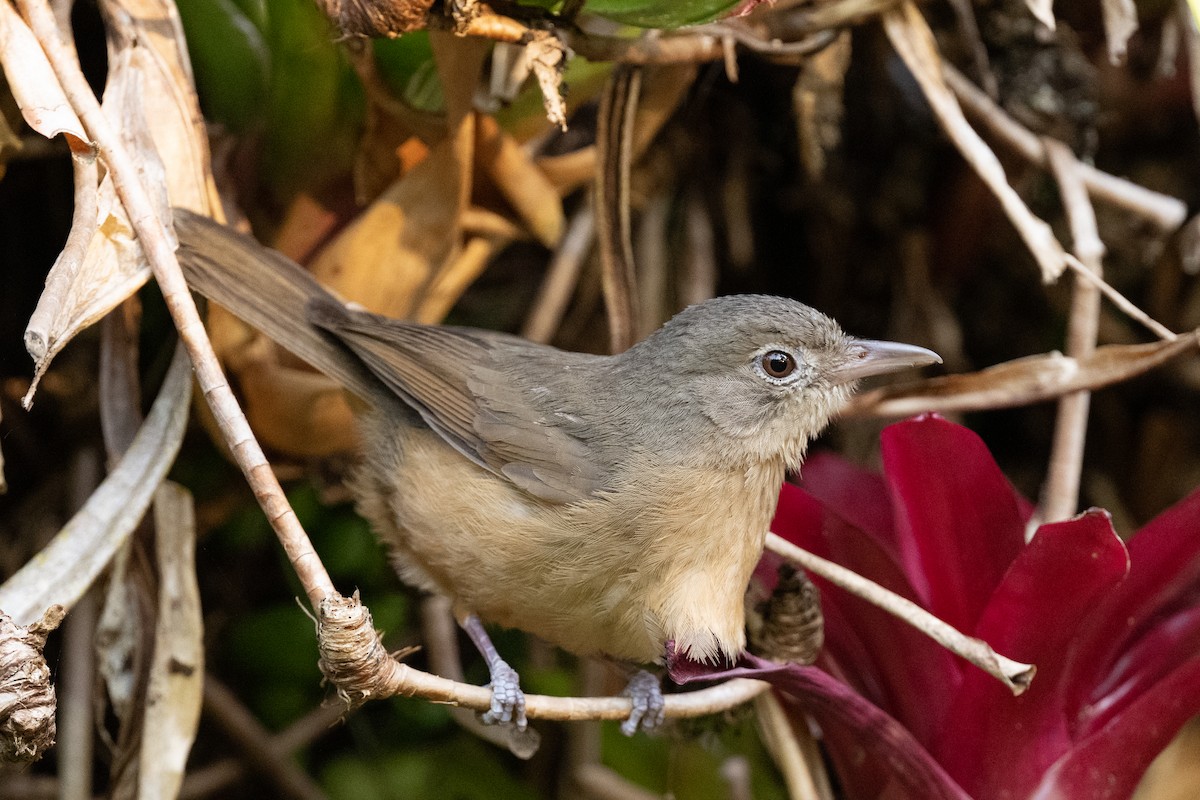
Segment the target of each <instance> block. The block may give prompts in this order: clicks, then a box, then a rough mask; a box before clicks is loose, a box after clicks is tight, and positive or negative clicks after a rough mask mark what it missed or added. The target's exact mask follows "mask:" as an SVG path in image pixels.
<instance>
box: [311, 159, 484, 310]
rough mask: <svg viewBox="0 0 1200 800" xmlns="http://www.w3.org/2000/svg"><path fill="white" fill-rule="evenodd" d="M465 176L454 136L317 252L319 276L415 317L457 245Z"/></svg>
mask: <svg viewBox="0 0 1200 800" xmlns="http://www.w3.org/2000/svg"><path fill="white" fill-rule="evenodd" d="M464 180H467V181H469V180H470V179H469V177H468V176H467V175H466V172H465V171H464V169H463V164H462V161H461V160H460V158H459V153H458V149H457V148H456V147H455V141H454V140H451V139H447V140H444V141H442V142H441V143H439V144H438V145H437V146H436V147H435V148H434V149H433V151H432V152H431V153H430V155H429V158H427V159H425V160H424V161H422V162H421V163H420V164H418V165H417V166H416V167H415V168H414V169H413V170H412V171H411V172H409V173H408V174H407V175H405V176H404V177H402V178H401V179H400V180H398V181H396V182H395V183H394V184H392V185H391V186H390V187H389V188H388V190H387V191H385V192H384V193H383V194H382V195H380V196H379V198H378V199H377V200H376V201H375V202H374V203H372V204H371V205H370V206H368V207H367V209H366V210H365V211H363V213H362V214H360V215H359V216H358V218H357V219H355V220H354V221H353V222H351V223H350V224H349V225H347V226H346V227H345V228H344V229H343V230H342V231H341V232H340V233H339V234H338V235H337V236H336V237H335V238H334V239H333V240H332V241H331V242H330V243H329V244H328V245H326V246H325V247H324V248H323V249H322V250H321V252H320V253H318V254H317V257H316V258H315V259H314V260H313V263H312V271H313V274H314V275H315V276H316V278H317V280H319V281H320V282H321V283H323V284H325V285H326V286H328V287H330V288H331V289H333V290H334V291H335V292H337V293H338V294H340V295H341V296H342V297H344V298H345V299H347V300H352V301H355V302H358V303H361V304H362V305H363V306H365V307H366V308H368V309H370V310H371V311H374V312H375V313H378V314H385V315H387V316H391V317H398V318H405V317H408V316H410V315H411V314H412V313H413V311H414V309H415V308H416V306H417V304H418V303H419V301H420V295H421V294H422V293H423V291H424V289H425V287H426V286H427V285H428V284H429V283H430V282H431V281H432V280H433V277H434V275H435V273H436V272H437V270H439V269H440V268H441V266H442V265H443V264H444V263H446V262H447V261H448V260H449V259H451V258H452V257H453V255H454V253H455V252H456V251H457V249H458V247H459V241H458V240H459V222H460V221H459V215H460V213H461V211H462V209H463V207H464V206H463V204H462V203H461V190H460V187H461V184H462V182H463V181H464Z"/></svg>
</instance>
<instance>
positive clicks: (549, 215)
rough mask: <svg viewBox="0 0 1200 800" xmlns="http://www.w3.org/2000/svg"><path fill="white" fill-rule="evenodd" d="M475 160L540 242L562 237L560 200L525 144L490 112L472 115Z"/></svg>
mask: <svg viewBox="0 0 1200 800" xmlns="http://www.w3.org/2000/svg"><path fill="white" fill-rule="evenodd" d="M475 161H476V163H477V164H478V165H479V167H480V169H482V170H483V171H484V172H486V173H487V175H488V177H489V178H491V179H492V181H493V182H495V184H496V186H497V188H499V189H500V192H501V194H503V195H504V199H505V200H507V201H508V202H509V204H511V205H512V207H513V209H515V210H516V212H517V214H519V215H520V217H521V219H522V220H524V222H525V224H526V226H528V228H529V231H530V232H531V233H532V234H533V235H534V238H536V239H537V240H538V241H539V242H541V243H542V244H543V245H545V246H546V247H548V248H551V249H553V248H554V247H555V246H556V245H557V244H558V240H559V239H560V238H562V231H563V225H564V217H563V209H562V200H561V199H560V198H559V196H558V191H557V190H556V189H555V188H554V185H553V184H552V183H550V181H549V180H548V179H547V178H546V176H545V175H544V174H543V173H542V171H541V170H540V169H538V167H537V165H536V164H534V162H533V159H532V158H530V156H529V153H527V152H526V151H525V148H523V147H521V146H520V145H519V144H517V142H516V140H515V139H513V138H512V137H511V136H509V135H508V134H507V133H505V132H504V131H502V130H500V126H499V125H498V124H497V123H496V120H495V119H493V118H492V117H490V116H485V115H482V114H477V115H476V117H475Z"/></svg>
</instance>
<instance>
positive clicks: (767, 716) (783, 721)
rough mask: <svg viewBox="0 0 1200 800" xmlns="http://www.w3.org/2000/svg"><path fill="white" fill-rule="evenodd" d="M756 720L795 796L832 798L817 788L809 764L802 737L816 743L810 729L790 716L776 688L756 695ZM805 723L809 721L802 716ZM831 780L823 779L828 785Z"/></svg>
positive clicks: (802, 799)
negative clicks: (795, 725) (797, 726)
mask: <svg viewBox="0 0 1200 800" xmlns="http://www.w3.org/2000/svg"><path fill="white" fill-rule="evenodd" d="M754 710H755V711H756V712H757V713H756V714H755V720H756V721H757V722H758V727H759V731H760V733H761V736H762V740H763V744H764V745H765V746H766V748H767V752H768V753H770V754H771V759H772V760H773V761H774V762H775V766H776V767H778V768H779V772H780V774H782V775H783V782H784V785H785V786H787V790H788V797H789V798H791V800H830V799H829V798H828V797H827V795H826V794H825V793H824V792H822V791H821V790H820V789H818V788H817V779H816V777H815V776H814V775H813V772H812V770H811V769H810V768H809V759H808V758H807V757H806V755H805V747H804V743H802V741H801V737H805V738H807V739H808V742H807V744H808V745H809V746H813V745H815V742H813V741H812V735H811V734H810V733H809V732H808V731H807V730H799V731H798V730H797V729H796V728H795V727H793V726H792V723H791V721H790V720H789V719H788V715H787V712H786V711H784V710H783V704H782V703H780V702H779V698H778V697H776V696H775V694H774V693H773V692H763V693H762V694H760V695H759V696H758V697H756V698H754ZM800 724H801V725H807V720H802V721H801V723H800ZM826 782H827V781H822V782H821V783H822V785H824V784H825V783H826Z"/></svg>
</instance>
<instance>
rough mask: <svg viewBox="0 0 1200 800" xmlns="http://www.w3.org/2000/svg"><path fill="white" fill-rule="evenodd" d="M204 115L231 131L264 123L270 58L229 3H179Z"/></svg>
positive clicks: (213, 0) (196, 0)
mask: <svg viewBox="0 0 1200 800" xmlns="http://www.w3.org/2000/svg"><path fill="white" fill-rule="evenodd" d="M177 5H178V7H179V16H180V19H181V20H182V21H183V30H184V33H185V34H186V36H187V42H188V52H189V53H190V54H191V58H192V71H193V72H194V73H195V75H196V85H197V89H198V90H199V94H200V102H201V105H202V106H203V108H204V114H205V116H206V117H208V118H209V119H212V120H214V121H216V122H220V123H223V124H224V125H226V126H228V127H229V128H230V129H232V130H234V131H239V132H240V131H244V130H246V129H247V128H250V127H252V126H253V125H254V124H255V123H258V122H260V121H261V120H262V119H263V109H264V105H265V101H266V97H267V76H268V74H269V72H270V64H271V54H270V52H269V51H268V49H267V44H266V41H265V40H264V39H263V35H262V32H261V30H260V29H259V28H258V26H257V25H255V23H254V21H253V20H251V19H250V17H248V16H247V15H246V14H245V13H244V12H243V11H242V10H241V9H240V8H239V7H238V6H237V5H236V4H234V2H233V1H232V0H179V2H178V3H177Z"/></svg>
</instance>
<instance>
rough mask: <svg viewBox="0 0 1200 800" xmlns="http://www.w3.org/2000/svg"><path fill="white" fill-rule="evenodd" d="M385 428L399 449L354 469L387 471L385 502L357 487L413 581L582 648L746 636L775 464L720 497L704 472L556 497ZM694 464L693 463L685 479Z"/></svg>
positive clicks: (706, 645)
mask: <svg viewBox="0 0 1200 800" xmlns="http://www.w3.org/2000/svg"><path fill="white" fill-rule="evenodd" d="M367 433H368V434H370V433H371V431H368V432H367ZM392 436H393V438H394V439H395V440H396V448H395V452H394V453H391V454H389V453H388V452H387V450H386V448H384V449H383V451H382V452H373V453H372V455H371V460H373V461H376V462H378V461H379V460H380V459H381V458H382V459H383V460H384V461H385V462H386V463H382V464H381V463H374V464H368V465H367V467H366V469H364V471H363V475H367V476H369V475H381V474H383V475H391V476H393V477H394V480H393V481H391V482H390V483H391V485H390V487H387V488H388V489H390V491H387V492H386V502H384V503H380V502H378V499H377V500H376V501H374V502H373V501H372V499H371V497H372V494H373V492H372V491H371V489H372V487H370V486H364V485H363V484H364V483H365V480H363V479H360V480H359V485H358V487H357V489H358V493H359V495H360V497H361V498H362V500H361V502H360V508H361V509H362V511H363V513H364V514H365V515H367V516H368V517H369V518H370V519H371V520H372V522H373V523H374V524H375V527H376V529H377V530H378V531H379V532H380V534H381V535H382V536H384V538H386V539H387V540H388V541H389V542H390V543H391V544H392V545H393V546H394V549H393V552H394V556H395V560H396V562H397V566H398V568H399V570H400V572H401V574H402V576H403V577H405V578H406V580H408V581H409V582H412V583H415V584H417V585H419V586H422V587H423V588H426V589H434V590H438V591H441V592H443V593H445V594H447V595H449V596H450V597H451V598H453V599H454V600H455V602H456V603H457V604H458V605H459V607H460V608H462V609H465V610H469V611H473V612H474V613H477V614H478V615H479V616H480V617H481V618H482V619H484V620H485V621H488V622H494V623H498V624H500V625H504V626H507V627H514V628H519V629H521V630H525V631H528V632H530V633H533V634H536V635H538V636H540V637H542V638H543V639H545V640H547V641H549V642H551V643H553V644H556V645H559V646H561V647H563V648H564V649H566V650H569V651H571V652H574V653H577V654H581V655H588V654H597V655H605V656H609V657H612V658H618V659H622V660H627V661H632V662H639V663H650V662H655V661H659V660H661V659H662V657H663V654H664V645H665V642H666V641H667V640H668V639H676V640H678V641H682V642H683V643H684V644H685V646H688V647H689V648H690V649H691V650H692V652H693V654H694V655H698V656H709V657H711V656H714V655H717V654H721V653H724V654H729V653H736V652H737V650H739V649H740V648H741V647H742V645H743V644H744V635H743V627H742V626H743V594H744V590H745V586H746V582H747V581H748V579H749V575H750V572H751V571H752V569H753V567H754V564H755V563H757V561H758V557H759V555H760V554H761V551H762V539H763V537H764V536H765V531H766V526H767V524H768V523H769V521H770V515H771V513H773V510H774V498H775V496H776V494H777V492H778V480H779V478H780V477H781V475H774V474H772V475H767V476H765V479H766V483H767V484H770V483H772V482H774V484H773V485H771V486H769V488H768V489H766V490H763V489H762V488H761V487H760V486H759V484H760V483H762V482H763V481H762V479H759V478H756V479H755V480H753V481H751V482H752V483H753V484H754V491H753V492H751V493H747V491H746V486H745V485H744V484H745V481H746V479H747V478H746V476H739V477H738V481H739V483H740V484H742V485H739V486H737V487H728V488H730V489H736V490H737V491H734V492H733V495H734V496H733V497H729V498H725V499H724V500H719V499H718V500H717V501H716V502H714V498H713V497H712V496H711V495H710V493H711V491H713V489H714V487H713V486H712V481H707V482H702V485H703V486H705V487H706V491H705V493H704V494H705V496H704V497H687V496H681V495H680V492H685V493H686V492H688V491H689V490H688V489H683V488H681V489H678V490H675V491H671V492H664V491H661V488H662V485H661V480H660V481H655V482H651V483H650V484H642V485H639V486H635V487H629V488H625V489H623V490H621V496H622V500H621V501H620V502H615V501H614V500H613V499H612V497H599V498H595V499H590V500H587V501H584V502H581V503H576V504H573V505H555V504H550V503H545V502H542V501H540V500H538V499H536V498H533V497H530V496H529V495H528V494H526V493H524V492H522V491H520V490H519V489H517V488H515V487H514V486H513V485H512V484H510V483H509V482H508V481H506V480H503V479H501V478H497V477H496V476H495V475H493V474H491V473H490V472H487V471H486V470H484V469H482V468H480V467H478V466H477V465H475V464H473V463H471V462H470V461H468V460H467V459H465V458H463V457H462V456H461V455H460V454H459V453H457V452H456V451H454V450H452V449H451V448H450V447H448V446H447V445H446V444H445V442H444V441H442V440H441V439H440V438H439V437H438V436H437V435H436V434H434V433H432V432H430V431H427V430H423V429H413V428H409V429H406V430H404V431H402V432H401V433H400V434H399V436H397V435H396V433H395V431H394V430H393V432H392ZM375 450H376V451H379V450H380V448H375ZM414 477H415V478H416V479H414ZM695 477H696V473H695V470H693V469H689V470H688V471H687V475H686V478H687V479H688V480H681V481H680V486H681V487H683V486H689V485H695V482H694V479H695ZM659 478H660V479H663V476H662V475H659ZM366 480H370V479H369V478H368V479H366ZM722 488H724V487H715V489H716V491H717V492H718V493H720V491H721V489H722ZM376 489H377V490H379V491H381V490H382V487H376ZM379 491H376V492H375V493H376V494H377V493H379ZM690 491H694V490H690ZM664 503H666V504H667V507H666V508H664V507H663V504H664ZM676 510H683V511H684V512H685V513H683V514H679V513H675V511H676Z"/></svg>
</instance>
